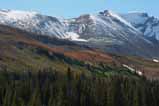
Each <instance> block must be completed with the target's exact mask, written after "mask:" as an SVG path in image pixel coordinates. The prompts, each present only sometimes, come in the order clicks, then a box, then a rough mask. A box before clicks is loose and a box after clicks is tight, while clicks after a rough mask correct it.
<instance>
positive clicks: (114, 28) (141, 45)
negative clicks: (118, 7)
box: [0, 10, 159, 58]
mask: <svg viewBox="0 0 159 106" xmlns="http://www.w3.org/2000/svg"><path fill="white" fill-rule="evenodd" d="M0 24H3V25H7V26H11V27H15V28H19V29H22V30H25V31H28V32H33V33H36V34H41V35H45V36H50V37H55V38H60V39H68V40H71V41H75V42H76V43H78V44H82V45H83V44H84V45H87V46H89V47H93V48H100V49H102V50H104V51H107V52H110V53H116V54H120V55H134V56H141V57H146V58H159V46H158V45H157V44H155V43H153V42H152V40H149V39H147V38H145V37H144V33H143V32H142V31H140V30H138V29H137V28H136V26H135V25H134V24H132V23H131V22H129V21H128V20H125V17H124V18H123V16H120V15H118V14H116V13H114V12H112V11H109V10H106V11H104V12H100V13H97V14H86V15H81V16H80V17H78V18H73V19H67V20H66V19H59V18H56V17H51V16H45V15H41V14H39V13H36V12H24V11H14V10H0Z"/></svg>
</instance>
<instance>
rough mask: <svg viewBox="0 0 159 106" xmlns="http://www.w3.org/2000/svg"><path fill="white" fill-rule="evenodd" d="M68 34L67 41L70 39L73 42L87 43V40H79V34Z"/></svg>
mask: <svg viewBox="0 0 159 106" xmlns="http://www.w3.org/2000/svg"><path fill="white" fill-rule="evenodd" d="M66 33H67V36H65V39H70V40H73V41H80V42H87V40H85V39H81V38H79V37H80V35H78V34H77V33H74V32H66Z"/></svg>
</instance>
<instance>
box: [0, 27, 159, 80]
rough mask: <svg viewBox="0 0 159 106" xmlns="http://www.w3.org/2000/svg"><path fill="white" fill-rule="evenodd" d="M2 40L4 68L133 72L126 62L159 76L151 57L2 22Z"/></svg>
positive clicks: (0, 54) (0, 63)
mask: <svg viewBox="0 0 159 106" xmlns="http://www.w3.org/2000/svg"><path fill="white" fill-rule="evenodd" d="M0 44H1V45H3V46H1V47H0V69H1V70H3V69H5V68H7V70H10V71H18V72H20V71H22V70H34V71H36V70H39V69H47V68H53V69H56V70H59V71H67V69H68V68H71V69H72V70H74V71H76V72H77V73H78V72H79V73H81V72H86V73H87V74H89V75H90V73H91V72H92V70H94V71H93V73H94V72H95V73H96V74H106V73H107V72H108V73H109V72H111V71H110V70H114V71H113V72H114V73H118V74H119V73H120V72H121V73H130V74H131V70H130V69H127V68H125V67H123V65H124V64H125V65H128V66H130V67H132V68H133V69H135V70H138V71H140V72H142V73H144V75H145V76H147V77H148V78H158V76H159V75H158V67H159V63H157V62H153V61H152V60H149V59H143V58H139V57H132V56H119V55H114V54H110V53H106V52H104V51H101V50H99V49H92V48H90V47H88V46H86V45H79V44H76V43H74V42H71V41H68V40H60V39H57V38H50V37H47V36H43V35H36V34H34V33H28V32H25V31H22V30H19V29H15V28H11V27H7V26H3V25H1V26H0ZM118 70H121V71H118ZM124 70H125V71H124ZM105 72H106V73H105Z"/></svg>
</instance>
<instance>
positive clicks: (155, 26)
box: [121, 12, 159, 41]
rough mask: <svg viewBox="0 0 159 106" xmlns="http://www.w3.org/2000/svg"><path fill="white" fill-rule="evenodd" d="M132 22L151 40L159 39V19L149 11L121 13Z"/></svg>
mask: <svg viewBox="0 0 159 106" xmlns="http://www.w3.org/2000/svg"><path fill="white" fill-rule="evenodd" d="M121 16H122V17H123V18H124V19H125V20H127V21H128V22H130V23H131V24H132V25H133V26H134V27H135V28H137V29H138V30H140V31H141V32H142V33H143V34H144V36H145V37H146V38H147V39H149V40H152V41H154V40H157V41H159V19H158V18H155V17H154V16H149V15H148V14H147V13H141V12H132V13H128V14H122V15H121Z"/></svg>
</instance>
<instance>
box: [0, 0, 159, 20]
mask: <svg viewBox="0 0 159 106" xmlns="http://www.w3.org/2000/svg"><path fill="white" fill-rule="evenodd" d="M158 5H159V0H1V1H0V8H1V9H14V10H26V11H36V12H40V13H42V14H45V15H50V16H58V17H65V18H73V17H77V16H79V15H81V14H87V13H96V12H99V11H104V10H112V11H114V12H116V13H127V12H132V11H138V12H147V13H149V14H150V15H154V16H156V17H159V11H158V10H159V6H158Z"/></svg>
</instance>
